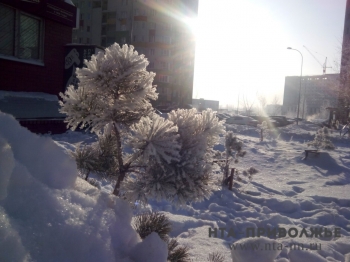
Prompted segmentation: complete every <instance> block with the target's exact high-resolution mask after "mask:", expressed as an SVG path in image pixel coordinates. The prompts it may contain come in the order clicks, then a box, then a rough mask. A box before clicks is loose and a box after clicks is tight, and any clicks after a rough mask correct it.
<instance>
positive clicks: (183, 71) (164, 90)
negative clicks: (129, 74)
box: [72, 0, 198, 107]
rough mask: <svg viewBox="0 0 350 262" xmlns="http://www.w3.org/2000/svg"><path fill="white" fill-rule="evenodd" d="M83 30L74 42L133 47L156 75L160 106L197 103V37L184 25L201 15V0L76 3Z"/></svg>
mask: <svg viewBox="0 0 350 262" xmlns="http://www.w3.org/2000/svg"><path fill="white" fill-rule="evenodd" d="M73 2H74V4H75V5H76V6H77V7H78V8H79V10H80V14H79V16H80V17H79V21H80V22H79V29H75V30H73V39H72V40H73V41H72V42H73V43H80V44H93V45H100V46H103V47H108V46H110V45H111V44H113V43H115V42H117V43H118V44H121V45H122V44H132V45H133V46H134V47H135V49H136V50H137V51H138V53H139V54H144V55H145V56H146V57H147V59H148V60H149V62H150V64H149V66H148V70H149V71H153V72H155V73H156V78H155V81H154V84H155V85H157V90H158V93H159V99H158V100H157V101H156V102H155V104H154V105H155V106H168V107H183V106H186V105H188V104H191V103H192V92H193V73H194V55H195V39H194V35H193V32H192V31H191V30H190V29H189V27H188V26H187V25H186V23H185V22H184V21H185V20H186V18H193V17H195V16H196V15H197V10H198V0H73Z"/></svg>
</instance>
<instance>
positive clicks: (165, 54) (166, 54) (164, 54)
mask: <svg viewBox="0 0 350 262" xmlns="http://www.w3.org/2000/svg"><path fill="white" fill-rule="evenodd" d="M162 55H163V56H169V55H170V51H169V50H163V51H162Z"/></svg>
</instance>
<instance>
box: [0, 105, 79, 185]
mask: <svg viewBox="0 0 350 262" xmlns="http://www.w3.org/2000/svg"><path fill="white" fill-rule="evenodd" d="M0 137H2V139H3V140H4V141H6V143H7V144H9V145H10V147H11V152H12V154H13V156H14V158H15V159H16V160H17V161H18V162H19V163H20V164H21V165H23V166H24V167H26V169H27V171H28V172H29V173H31V175H32V176H33V177H35V179H37V180H39V181H40V182H42V183H44V184H45V185H47V186H48V187H50V188H57V189H62V188H66V187H72V186H73V185H74V183H75V180H76V178H77V171H76V166H75V163H74V161H73V160H72V159H70V158H68V157H67V155H66V154H64V152H62V150H59V149H58V148H57V146H56V144H55V143H54V142H53V141H52V139H51V138H49V137H41V136H37V135H34V134H32V133H31V132H30V131H28V130H27V129H26V128H22V127H21V126H20V124H19V123H18V122H17V121H16V120H15V119H14V118H13V117H12V116H10V115H7V114H4V113H2V112H0ZM3 143H5V142H3ZM0 179H1V178H0Z"/></svg>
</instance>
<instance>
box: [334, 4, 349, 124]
mask: <svg viewBox="0 0 350 262" xmlns="http://www.w3.org/2000/svg"><path fill="white" fill-rule="evenodd" d="M349 106H350V0H347V1H346V9H345V19H344V31H343V43H342V56H341V64H340V92H339V97H338V108H345V107H349ZM342 111H343V110H340V111H339V112H338V114H339V113H340V116H339V118H342V119H347V118H348V116H347V115H346V114H347V113H344V112H342ZM337 118H338V117H337Z"/></svg>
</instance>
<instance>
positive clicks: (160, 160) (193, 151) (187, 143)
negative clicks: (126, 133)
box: [122, 109, 225, 205]
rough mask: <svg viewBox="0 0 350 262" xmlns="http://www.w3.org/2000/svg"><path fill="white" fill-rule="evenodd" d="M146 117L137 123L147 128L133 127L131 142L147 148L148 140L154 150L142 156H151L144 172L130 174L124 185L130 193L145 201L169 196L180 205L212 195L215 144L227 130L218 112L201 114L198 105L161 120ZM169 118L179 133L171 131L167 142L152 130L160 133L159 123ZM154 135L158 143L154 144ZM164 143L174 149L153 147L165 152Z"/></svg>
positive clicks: (134, 198) (165, 121)
mask: <svg viewBox="0 0 350 262" xmlns="http://www.w3.org/2000/svg"><path fill="white" fill-rule="evenodd" d="M143 121H144V122H142V120H141V122H140V124H136V125H134V126H133V128H136V129H138V130H140V129H142V130H143V131H142V132H140V131H136V130H134V131H133V136H135V138H131V141H132V142H131V144H132V145H134V146H135V147H136V148H140V147H141V148H144V149H146V147H145V144H147V146H150V148H149V149H147V150H150V152H149V153H146V154H145V155H143V156H142V158H143V161H147V159H148V166H147V168H146V169H145V172H144V173H143V174H132V175H131V176H128V178H127V179H126V181H125V183H124V184H123V187H122V190H123V192H125V194H126V196H127V197H128V198H129V199H133V200H141V201H145V202H146V201H147V200H148V199H150V198H153V199H157V200H161V199H167V200H169V201H171V202H173V203H175V204H177V205H184V204H186V203H187V202H188V201H200V200H203V199H204V198H208V197H209V196H210V195H211V191H212V185H213V183H212V182H213V181H212V177H211V172H212V170H211V161H212V155H213V150H212V148H213V146H214V145H215V143H218V142H219V134H223V133H224V132H225V131H224V127H223V124H222V123H221V122H219V121H218V119H217V118H216V117H215V114H214V112H213V111H211V110H205V111H203V112H202V113H200V114H199V113H198V112H197V110H196V109H191V110H182V109H180V110H176V111H172V112H171V113H169V120H162V121H159V123H155V122H153V123H152V122H149V123H148V124H147V125H146V123H147V121H149V120H147V119H144V120H143ZM167 121H169V122H170V123H174V124H175V125H176V126H177V128H178V135H177V136H176V137H175V136H173V135H167V139H166V140H165V141H164V143H163V144H160V143H159V141H162V139H157V136H152V135H151V134H152V133H154V134H157V132H159V131H157V130H160V129H159V128H156V127H155V126H157V125H160V126H162V125H166V124H167V123H168V122H167ZM140 125H141V126H142V128H140ZM169 127H170V126H169ZM156 131H157V132H156ZM164 131H165V130H164ZM164 131H163V132H164ZM161 133H162V132H159V134H161ZM172 137H173V138H172ZM144 138H147V140H146V139H144ZM152 139H154V141H155V142H157V143H154V144H153V142H152ZM146 141H147V142H146ZM175 141H176V142H175ZM151 145H152V147H151ZM164 145H169V146H168V148H173V150H174V149H175V150H174V151H173V152H171V151H169V149H167V151H168V153H166V152H167V151H164V153H162V154H161V155H159V156H157V154H155V152H156V150H155V151H154V150H153V149H154V148H155V149H161V150H160V152H162V151H163V150H164V149H162V148H163V147H164ZM151 149H152V150H151ZM177 150H178V151H177ZM176 151H177V152H178V155H176ZM174 156H176V157H174ZM145 157H146V158H145ZM170 157H171V158H170Z"/></svg>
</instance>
